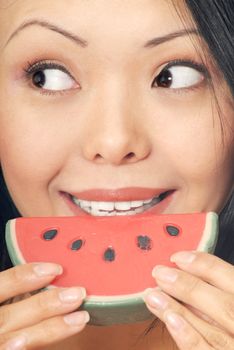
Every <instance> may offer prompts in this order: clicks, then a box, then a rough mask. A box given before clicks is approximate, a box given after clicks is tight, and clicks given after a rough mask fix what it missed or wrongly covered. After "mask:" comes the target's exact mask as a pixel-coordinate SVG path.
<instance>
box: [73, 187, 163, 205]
mask: <svg viewBox="0 0 234 350" xmlns="http://www.w3.org/2000/svg"><path fill="white" fill-rule="evenodd" d="M167 191H169V189H166V188H146V187H127V188H119V189H90V190H85V191H81V192H76V193H74V192H73V193H72V192H69V194H70V195H71V196H73V197H76V198H78V199H81V200H87V201H102V202H118V201H121V202H124V201H136V200H146V199H150V198H154V197H158V196H159V195H160V194H162V193H165V192H167Z"/></svg>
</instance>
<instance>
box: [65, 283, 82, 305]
mask: <svg viewBox="0 0 234 350" xmlns="http://www.w3.org/2000/svg"><path fill="white" fill-rule="evenodd" d="M85 297H86V291H85V289H84V288H83V287H80V288H68V289H64V290H62V291H61V292H60V293H59V299H60V300H61V301H62V302H63V303H71V304H72V303H74V302H76V301H78V300H80V299H84V298H85Z"/></svg>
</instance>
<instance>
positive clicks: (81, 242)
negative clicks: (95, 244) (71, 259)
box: [71, 239, 84, 250]
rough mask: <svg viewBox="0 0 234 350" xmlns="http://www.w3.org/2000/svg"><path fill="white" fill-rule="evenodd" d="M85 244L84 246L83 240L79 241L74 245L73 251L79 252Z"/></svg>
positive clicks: (72, 246)
mask: <svg viewBox="0 0 234 350" xmlns="http://www.w3.org/2000/svg"><path fill="white" fill-rule="evenodd" d="M83 244H84V241H82V239H77V240H76V241H74V242H73V243H72V245H71V250H79V249H80V248H81V247H82V245H83Z"/></svg>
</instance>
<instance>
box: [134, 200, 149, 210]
mask: <svg viewBox="0 0 234 350" xmlns="http://www.w3.org/2000/svg"><path fill="white" fill-rule="evenodd" d="M151 201H152V199H151V200H150V202H151ZM143 203H145V201H143ZM141 206H142V201H132V202H131V207H132V208H137V207H141Z"/></svg>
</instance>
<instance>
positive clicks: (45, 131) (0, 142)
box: [0, 106, 67, 183]
mask: <svg viewBox="0 0 234 350" xmlns="http://www.w3.org/2000/svg"><path fill="white" fill-rule="evenodd" d="M15 111H17V106H14V111H11V110H10V108H8V109H6V110H5V113H4V114H2V115H1V118H0V128H1V130H2V133H1V135H0V160H1V164H2V167H3V168H4V169H5V172H7V173H9V177H11V178H15V179H17V181H18V182H21V183H26V182H28V181H30V183H32V182H33V181H34V182H38V183H39V182H40V181H45V180H47V181H48V180H49V179H50V178H51V177H52V176H54V173H56V172H57V171H58V170H59V167H60V165H61V162H62V160H63V159H64V158H65V152H66V150H67V147H66V146H65V144H63V143H62V141H61V140H63V138H62V137H60V135H59V131H58V130H57V129H56V128H54V127H52V126H51V125H50V123H48V122H47V121H46V120H44V121H42V118H41V116H39V115H38V116H37V114H36V113H35V110H34V113H32V112H33V111H31V110H24V109H23V108H22V107H21V109H20V111H21V113H20V114H19V113H16V112H15ZM54 125H56V123H54ZM64 143H65V142H64ZM15 181H16V180H15Z"/></svg>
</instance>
